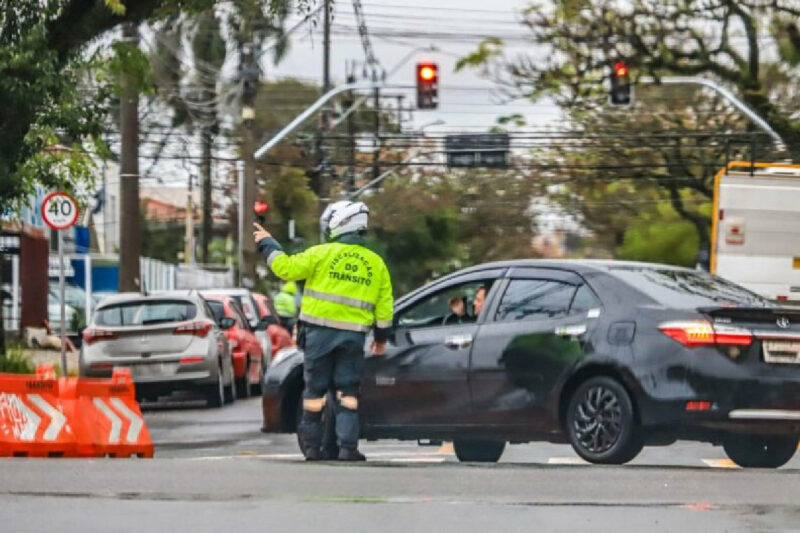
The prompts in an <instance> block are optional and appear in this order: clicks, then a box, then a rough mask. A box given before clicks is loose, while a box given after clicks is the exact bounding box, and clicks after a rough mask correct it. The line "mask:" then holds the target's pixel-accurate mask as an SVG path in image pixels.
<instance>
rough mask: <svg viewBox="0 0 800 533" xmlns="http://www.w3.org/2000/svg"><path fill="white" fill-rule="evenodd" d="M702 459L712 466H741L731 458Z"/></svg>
mask: <svg viewBox="0 0 800 533" xmlns="http://www.w3.org/2000/svg"><path fill="white" fill-rule="evenodd" d="M702 461H703V462H704V463H705V464H706V465H707V466H710V467H711V468H740V467H739V465H737V464H736V463H734V462H733V461H731V460H730V459H702Z"/></svg>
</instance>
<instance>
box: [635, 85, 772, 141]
mask: <svg viewBox="0 0 800 533" xmlns="http://www.w3.org/2000/svg"><path fill="white" fill-rule="evenodd" d="M638 82H639V83H642V84H645V85H657V84H664V85H700V86H702V87H707V88H709V89H711V90H713V91H715V92H716V93H717V94H719V95H720V96H722V97H723V98H725V100H727V101H728V102H730V103H731V104H733V106H734V107H735V108H736V109H738V110H739V111H741V112H742V113H743V114H744V115H745V116H747V118H749V119H750V120H752V121H753V122H754V123H755V124H756V126H758V127H759V128H761V129H762V130H763V131H764V132H765V133H767V134H768V135H769V136H770V137H772V139H773V140H774V141H775V147H776V148H778V150H781V151H784V150H786V143H785V142H784V141H783V139H782V138H781V136H780V135H778V132H776V131H775V130H774V129H772V126H770V125H769V123H768V122H767V121H766V120H764V119H763V118H761V117H760V116H759V115H758V113H756V112H755V111H754V110H753V109H752V108H750V106H748V105H747V104H745V103H744V102H742V101H741V100H739V99H738V98H737V97H736V95H735V94H733V93H732V92H731V91H729V90H728V89H726V88H725V87H723V86H721V85H718V84H716V83H714V82H713V81H711V80H707V79H705V78H699V77H696V76H665V77H663V78H658V79H655V78H652V77H650V76H645V77H642V78H639V80H638Z"/></svg>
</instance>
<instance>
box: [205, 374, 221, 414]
mask: <svg viewBox="0 0 800 533" xmlns="http://www.w3.org/2000/svg"><path fill="white" fill-rule="evenodd" d="M206 402H207V403H208V406H209V407H222V405H223V404H224V403H225V385H224V383H223V382H222V367H221V366H220V368H219V370H218V371H217V381H216V382H215V383H214V384H212V385H209V386H208V390H207V391H206Z"/></svg>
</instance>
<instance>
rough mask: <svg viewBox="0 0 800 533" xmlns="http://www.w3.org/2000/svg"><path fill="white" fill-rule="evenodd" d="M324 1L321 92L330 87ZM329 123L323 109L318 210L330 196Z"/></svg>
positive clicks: (328, 26) (328, 27) (327, 5)
mask: <svg viewBox="0 0 800 533" xmlns="http://www.w3.org/2000/svg"><path fill="white" fill-rule="evenodd" d="M323 1H324V6H325V8H324V10H323V12H324V18H325V20H324V22H323V37H322V92H323V93H326V92H328V90H330V88H331V1H330V0H323ZM329 125H330V112H329V108H328V107H326V108H325V109H323V111H322V114H321V115H320V133H319V136H318V138H317V168H318V170H317V172H319V175H318V181H317V183H318V185H319V191H318V193H319V212H320V214H322V212H323V211H324V210H325V207H326V206H327V204H328V200H329V199H330V196H331V178H330V173H329V172H328V168H327V162H326V157H325V150H324V148H323V146H322V145H323V143H324V142H325V135H326V134H327V132H328V127H329Z"/></svg>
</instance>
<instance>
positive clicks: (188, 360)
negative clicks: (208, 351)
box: [180, 355, 206, 365]
mask: <svg viewBox="0 0 800 533" xmlns="http://www.w3.org/2000/svg"><path fill="white" fill-rule="evenodd" d="M205 360H206V358H205V357H203V356H202V355H198V356H195V357H181V361H180V363H181V364H182V365H193V364H196V363H203V362H205Z"/></svg>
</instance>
